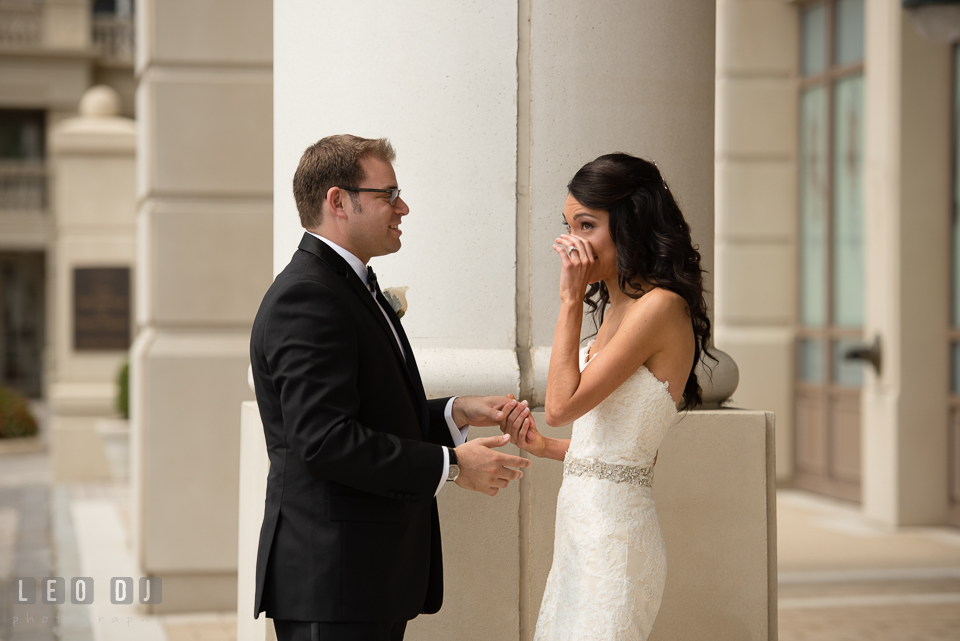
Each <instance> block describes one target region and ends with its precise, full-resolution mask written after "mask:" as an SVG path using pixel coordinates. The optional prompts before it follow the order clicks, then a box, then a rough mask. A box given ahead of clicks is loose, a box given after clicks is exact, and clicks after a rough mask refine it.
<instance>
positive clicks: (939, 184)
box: [862, 2, 951, 525]
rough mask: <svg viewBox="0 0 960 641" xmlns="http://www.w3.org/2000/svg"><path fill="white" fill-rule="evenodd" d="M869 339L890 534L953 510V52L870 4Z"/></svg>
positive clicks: (872, 450) (870, 444) (874, 430)
mask: <svg viewBox="0 0 960 641" xmlns="http://www.w3.org/2000/svg"><path fill="white" fill-rule="evenodd" d="M865 69H866V71H865V79H866V92H867V93H866V96H865V103H866V104H867V105H868V108H867V116H866V117H867V120H866V125H865V126H866V134H865V140H866V144H867V149H866V166H865V169H864V171H865V188H864V192H865V194H864V198H865V214H866V239H867V242H866V247H867V258H866V260H867V265H866V275H867V279H866V280H867V289H866V312H867V314H866V326H865V328H864V332H865V337H866V338H867V339H868V340H869V341H872V340H873V338H874V337H879V339H880V342H881V348H882V358H883V361H882V370H881V372H880V374H879V376H878V375H875V374H874V373H873V372H872V371H871V372H869V373H868V375H867V377H866V382H865V386H864V394H863V406H862V407H863V505H864V511H865V512H866V514H867V515H869V516H871V517H873V518H876V519H878V520H880V521H883V522H885V523H889V524H895V525H916V524H936V523H943V522H944V519H945V518H946V508H947V487H948V484H947V393H948V392H947V390H948V389H949V387H948V386H949V381H948V364H947V322H948V318H949V317H948V307H947V305H948V300H949V294H948V292H949V289H948V285H949V283H948V282H947V279H948V273H949V269H948V260H949V250H950V247H949V242H950V241H949V226H948V225H949V222H950V206H951V203H950V193H951V184H950V167H951V161H950V139H949V136H946V135H944V133H945V132H949V131H951V124H950V104H951V98H950V88H951V81H950V69H951V62H950V47H949V46H948V45H943V44H937V43H934V42H930V41H927V40H924V39H923V38H921V36H919V35H918V34H917V32H916V31H915V29H914V27H913V25H912V24H911V22H910V20H909V18H908V17H907V15H906V14H905V13H904V12H903V10H902V9H901V7H900V3H897V2H870V3H867V5H866V59H865Z"/></svg>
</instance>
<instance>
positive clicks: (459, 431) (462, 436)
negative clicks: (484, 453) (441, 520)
mask: <svg viewBox="0 0 960 641" xmlns="http://www.w3.org/2000/svg"><path fill="white" fill-rule="evenodd" d="M455 400H457V397H456V396H452V397H450V400H449V401H447V405H446V407H444V408H443V418H444V419H445V420H446V421H447V429H449V430H450V438H452V439H453V446H454V447H456V446H458V445H463V444H464V443H466V442H467V432H468V431H469V430H470V426H469V425H464V426H463V427H462V428H460V427H458V426H457V424H456V423H454V422H453V402H454V401H455ZM449 475H450V453H449V452H448V451H447V448H445V447H444V448H443V475H442V476H441V477H440V485H438V486H437V491H436V492H434V493H433V495H434V496H436V495H437V494H440V490H442V489H443V486H444V484H445V483H446V482H447V477H448V476H449Z"/></svg>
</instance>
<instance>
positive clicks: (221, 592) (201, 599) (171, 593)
mask: <svg viewBox="0 0 960 641" xmlns="http://www.w3.org/2000/svg"><path fill="white" fill-rule="evenodd" d="M154 576H158V577H160V578H161V579H162V580H163V603H160V604H158V605H151V606H146V607H147V608H148V611H149V612H150V613H151V614H166V613H168V612H212V611H226V610H234V609H235V608H236V605H237V575H236V574H233V573H224V574H215V573H209V574H155V575H154Z"/></svg>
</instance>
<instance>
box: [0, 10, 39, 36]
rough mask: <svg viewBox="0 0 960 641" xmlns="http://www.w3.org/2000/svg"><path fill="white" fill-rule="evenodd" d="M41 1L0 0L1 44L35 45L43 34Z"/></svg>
mask: <svg viewBox="0 0 960 641" xmlns="http://www.w3.org/2000/svg"><path fill="white" fill-rule="evenodd" d="M42 25H43V5H42V4H41V3H40V2H29V1H28V2H25V1H23V0H21V1H20V2H10V1H9V0H7V1H6V2H4V1H3V0H0V46H5V47H35V46H39V45H40V43H41V39H42V36H43V29H42Z"/></svg>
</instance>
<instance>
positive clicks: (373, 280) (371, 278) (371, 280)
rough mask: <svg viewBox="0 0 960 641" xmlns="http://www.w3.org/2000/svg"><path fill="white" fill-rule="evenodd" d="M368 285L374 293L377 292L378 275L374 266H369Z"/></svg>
mask: <svg viewBox="0 0 960 641" xmlns="http://www.w3.org/2000/svg"><path fill="white" fill-rule="evenodd" d="M367 287H369V288H370V291H371V292H373V293H374V294H376V293H377V275H376V274H375V273H374V271H373V267H369V266H368V267H367Z"/></svg>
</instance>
